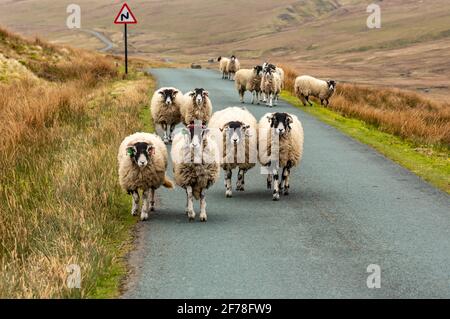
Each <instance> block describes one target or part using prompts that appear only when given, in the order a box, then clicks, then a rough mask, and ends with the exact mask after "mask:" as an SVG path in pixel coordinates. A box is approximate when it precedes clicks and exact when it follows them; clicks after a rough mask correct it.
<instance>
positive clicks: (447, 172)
mask: <svg viewBox="0 0 450 319" xmlns="http://www.w3.org/2000/svg"><path fill="white" fill-rule="evenodd" d="M282 98H283V99H284V100H286V101H288V102H289V103H291V104H292V105H294V106H296V107H298V108H300V109H301V110H303V111H305V112H306V113H309V114H311V115H313V116H315V117H317V118H318V119H320V120H321V121H323V122H325V123H327V124H329V125H331V126H333V127H336V128H337V129H339V130H340V131H342V132H344V133H346V134H347V135H349V136H351V137H353V138H355V139H357V140H358V141H360V142H362V143H365V144H368V145H370V146H372V147H373V148H375V149H376V150H378V151H379V152H380V153H382V154H384V155H385V156H386V157H388V158H390V159H392V160H393V161H395V162H397V163H398V164H400V165H402V166H404V167H406V168H408V169H409V170H411V171H412V172H414V173H415V174H417V175H418V176H420V177H422V178H423V179H424V180H426V181H428V182H429V183H431V184H433V185H434V186H436V187H438V188H440V189H442V190H444V191H445V192H447V193H449V194H450V158H449V152H448V149H446V148H445V147H441V146H430V145H424V144H417V143H414V142H412V141H408V140H406V139H404V138H401V137H399V136H395V135H393V134H390V133H386V132H383V131H382V130H380V129H379V128H378V127H376V126H374V125H372V124H369V123H366V122H364V121H362V120H360V119H356V118H351V117H349V116H344V115H342V114H339V113H337V112H335V111H333V110H331V109H328V108H324V107H321V106H320V105H318V104H316V103H314V106H313V107H310V106H307V107H304V106H303V105H302V103H301V102H300V101H299V99H298V98H297V97H295V96H293V95H292V93H290V92H288V91H284V92H283V94H282Z"/></svg>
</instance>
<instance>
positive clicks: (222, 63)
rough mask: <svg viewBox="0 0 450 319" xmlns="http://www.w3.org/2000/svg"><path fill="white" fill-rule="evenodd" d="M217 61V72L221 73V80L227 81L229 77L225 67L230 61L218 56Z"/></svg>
mask: <svg viewBox="0 0 450 319" xmlns="http://www.w3.org/2000/svg"><path fill="white" fill-rule="evenodd" d="M217 61H218V62H219V71H220V72H222V80H225V79H228V78H229V76H228V69H227V66H228V62H229V61H230V59H228V58H224V57H221V56H220V57H219V58H218V59H217Z"/></svg>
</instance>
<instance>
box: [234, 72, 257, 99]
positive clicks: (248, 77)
mask: <svg viewBox="0 0 450 319" xmlns="http://www.w3.org/2000/svg"><path fill="white" fill-rule="evenodd" d="M261 73H262V66H260V65H257V66H255V67H254V68H253V70H252V69H240V70H239V71H237V72H236V76H235V86H236V90H237V91H238V92H239V96H240V98H241V103H244V94H245V91H249V92H251V93H252V104H254V103H255V99H256V103H257V104H259V95H260V94H261Z"/></svg>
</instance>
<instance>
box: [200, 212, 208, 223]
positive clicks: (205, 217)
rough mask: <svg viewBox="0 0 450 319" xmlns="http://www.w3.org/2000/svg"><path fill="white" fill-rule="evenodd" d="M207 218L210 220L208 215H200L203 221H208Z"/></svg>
mask: <svg viewBox="0 0 450 319" xmlns="http://www.w3.org/2000/svg"><path fill="white" fill-rule="evenodd" d="M207 220H208V217H207V216H206V214H204V215H200V221H201V222H202V223H204V222H206V221H207Z"/></svg>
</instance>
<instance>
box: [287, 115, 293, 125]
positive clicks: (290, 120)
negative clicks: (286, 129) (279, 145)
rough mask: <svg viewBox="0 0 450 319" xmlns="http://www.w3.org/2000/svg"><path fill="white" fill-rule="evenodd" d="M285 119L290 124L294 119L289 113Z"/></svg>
mask: <svg viewBox="0 0 450 319" xmlns="http://www.w3.org/2000/svg"><path fill="white" fill-rule="evenodd" d="M287 121H288V123H289V124H291V123H292V122H294V119H293V118H292V116H290V115H289V116H288V117H287Z"/></svg>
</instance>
